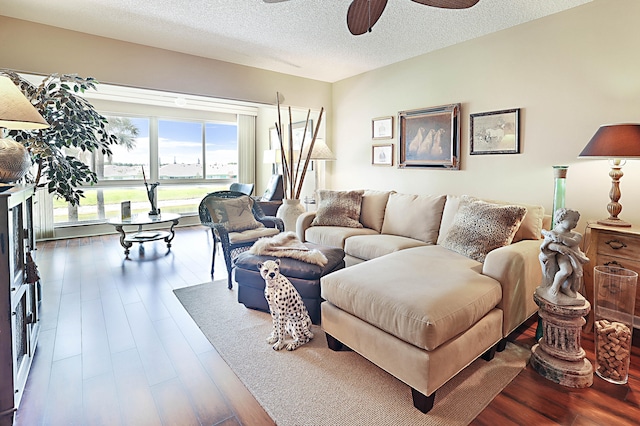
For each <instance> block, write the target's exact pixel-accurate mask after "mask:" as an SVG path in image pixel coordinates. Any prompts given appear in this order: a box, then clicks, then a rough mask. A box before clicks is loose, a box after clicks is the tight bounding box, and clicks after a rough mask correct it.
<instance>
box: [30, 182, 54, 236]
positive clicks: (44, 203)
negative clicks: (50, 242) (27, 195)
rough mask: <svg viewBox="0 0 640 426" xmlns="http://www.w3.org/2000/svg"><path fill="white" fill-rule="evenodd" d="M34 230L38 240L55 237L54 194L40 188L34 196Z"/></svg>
mask: <svg viewBox="0 0 640 426" xmlns="http://www.w3.org/2000/svg"><path fill="white" fill-rule="evenodd" d="M33 232H34V233H35V234H36V235H35V237H36V240H41V239H47V238H53V236H54V229H53V195H51V194H49V191H47V189H46V188H38V189H37V190H36V195H35V196H34V197H33Z"/></svg>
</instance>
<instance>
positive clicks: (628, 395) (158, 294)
mask: <svg viewBox="0 0 640 426" xmlns="http://www.w3.org/2000/svg"><path fill="white" fill-rule="evenodd" d="M173 243H174V244H173V247H172V249H171V252H170V253H169V254H167V251H166V247H165V246H164V245H163V244H162V243H161V242H155V243H145V253H144V254H143V255H141V254H140V253H139V251H138V250H137V248H135V247H134V249H133V250H132V253H131V260H127V261H124V260H123V250H122V248H121V247H120V245H119V243H118V239H117V237H116V236H104V237H94V238H81V239H72V240H63V241H53V242H44V243H39V244H38V250H37V256H36V262H37V264H38V266H39V270H40V273H41V276H42V277H43V288H44V302H43V303H44V309H43V318H42V331H41V335H40V341H39V343H38V349H37V351H36V357H35V360H34V365H33V369H32V372H31V375H30V377H29V380H28V383H27V388H26V390H25V394H24V398H23V401H22V404H21V406H20V409H19V411H18V413H17V416H16V424H17V425H19V426H32V425H74V424H77V425H119V424H126V425H136V426H137V425H154V424H158V425H251V426H253V425H272V424H273V422H272V421H271V419H270V418H269V416H268V415H267V414H266V413H265V412H264V410H263V409H262V408H261V407H260V405H259V404H258V403H257V401H256V400H255V399H254V398H253V397H252V396H251V394H250V393H249V392H248V391H247V390H246V388H244V386H243V385H242V383H241V382H240V381H239V380H238V379H237V377H236V376H235V375H234V374H233V372H232V371H231V370H230V369H229V367H228V366H227V365H226V364H225V363H224V361H223V360H222V359H221V358H220V356H219V355H218V353H217V352H216V350H215V348H213V346H211V344H210V343H209V342H208V341H207V339H206V338H205V337H204V336H203V335H202V333H201V332H200V330H199V329H198V327H197V326H196V325H195V324H194V322H193V321H192V320H191V318H190V317H189V315H188V314H187V313H186V312H185V311H184V309H183V307H182V305H181V304H180V303H179V302H178V300H177V299H176V297H175V295H174V293H173V289H176V288H180V287H186V286H190V285H195V284H199V283H203V282H207V281H209V280H210V276H209V264H210V263H209V262H210V253H211V238H210V235H209V234H208V233H207V232H206V231H205V230H204V228H202V227H189V228H179V229H178V230H177V233H176V237H175V239H174V241H173ZM217 265H220V267H219V268H218V270H217V271H216V279H222V278H225V277H226V271H225V269H224V267H223V265H224V261H223V260H222V259H221V258H220V259H218V262H217ZM534 327H535V324H534V323H533V322H531V323H530V324H528V325H526V326H524V327H521V329H520V330H519V332H518V333H515V334H514V335H513V336H512V340H513V341H515V342H517V343H518V344H521V345H524V346H527V347H530V346H531V345H532V344H533V342H534V338H533V333H534ZM583 347H584V348H585V350H587V352H588V353H590V354H591V353H592V352H593V342H592V341H591V340H590V339H589V336H585V338H584V339H583ZM634 351H635V352H634V357H633V361H632V362H633V365H632V370H631V371H632V377H631V379H630V381H629V384H628V385H625V386H615V385H611V384H609V383H606V382H604V381H602V380H600V379H599V378H594V386H593V387H592V388H590V389H578V390H575V389H567V388H564V387H561V386H558V385H555V384H554V383H551V382H549V381H547V380H546V379H544V378H542V377H540V376H539V375H538V374H537V373H535V372H534V371H533V370H531V368H530V367H527V368H526V369H525V370H524V371H523V372H522V373H521V374H520V375H519V376H518V377H517V378H516V379H515V380H514V381H513V382H512V383H511V384H510V385H509V386H507V388H505V389H504V391H503V392H502V393H501V394H500V395H498V396H497V397H496V398H495V399H494V401H493V402H492V403H491V404H490V405H489V406H488V407H487V408H486V409H485V410H484V411H483V412H482V413H481V414H480V415H479V416H478V417H477V419H476V420H475V421H474V424H478V425H485V424H486V425H498V424H499V425H506V424H526V425H530V424H562V425H614V424H638V421H639V420H640V408H639V405H640V397H639V396H638V395H637V393H638V392H640V358H639V356H640V351H639V350H638V348H634ZM634 391H635V392H634ZM407 398H410V392H409V390H408V389H407Z"/></svg>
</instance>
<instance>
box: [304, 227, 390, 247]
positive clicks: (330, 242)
mask: <svg viewBox="0 0 640 426" xmlns="http://www.w3.org/2000/svg"><path fill="white" fill-rule="evenodd" d="M353 235H380V234H378V233H377V232H376V231H374V230H373V229H369V228H346V227H343V226H311V227H309V228H307V230H306V231H305V233H304V239H305V241H308V242H310V243H315V244H321V245H323V246H329V247H339V248H344V242H345V240H346V239H347V238H349V237H351V236H353Z"/></svg>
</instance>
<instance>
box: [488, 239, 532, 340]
mask: <svg viewBox="0 0 640 426" xmlns="http://www.w3.org/2000/svg"><path fill="white" fill-rule="evenodd" d="M541 243H542V241H541V240H522V241H519V242H517V243H514V244H511V245H508V246H505V247H501V248H498V249H495V250H493V251H491V252H490V253H489V254H488V255H487V257H486V259H485V261H484V265H483V267H482V273H483V274H484V275H487V276H489V277H491V278H493V279H495V280H498V281H499V282H500V284H502V300H501V301H500V303H499V304H498V307H499V308H500V309H502V311H503V312H504V322H503V324H502V332H503V337H507V335H509V333H511V332H512V331H513V330H515V329H516V328H517V327H518V326H519V325H520V324H522V323H523V322H524V321H525V320H527V318H529V317H530V316H531V315H532V314H533V313H534V312H536V311H537V310H538V306H537V305H536V303H535V301H534V300H533V293H534V292H535V290H536V287H538V286H539V285H540V283H541V282H542V268H541V267H540V262H539V260H538V255H539V254H540V244H541Z"/></svg>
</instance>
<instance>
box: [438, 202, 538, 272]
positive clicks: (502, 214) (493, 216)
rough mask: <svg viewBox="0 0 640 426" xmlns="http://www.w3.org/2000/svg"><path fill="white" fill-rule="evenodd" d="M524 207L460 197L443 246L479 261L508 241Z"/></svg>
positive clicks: (509, 242) (511, 237)
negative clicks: (458, 205)
mask: <svg viewBox="0 0 640 426" xmlns="http://www.w3.org/2000/svg"><path fill="white" fill-rule="evenodd" d="M526 213H527V209H526V208H524V207H521V206H514V205H500V204H494V203H487V202H485V201H481V200H478V199H475V198H473V197H466V196H463V197H462V201H461V202H460V207H459V208H458V212H457V213H456V215H455V217H454V218H453V224H452V225H451V228H450V229H449V232H448V233H447V236H446V238H445V239H444V241H442V246H443V247H445V248H448V249H450V250H453V251H455V252H457V253H460V254H462V255H464V256H467V257H469V258H471V259H474V260H477V261H478V262H484V258H485V256H486V255H487V253H489V252H490V251H491V250H494V249H496V248H499V247H503V246H506V245H509V244H511V241H513V236H514V235H515V233H516V231H517V229H518V226H520V223H521V222H522V218H523V217H524V215H525V214H526Z"/></svg>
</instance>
